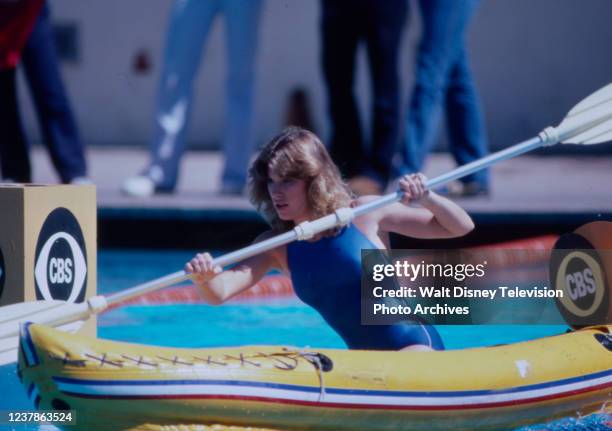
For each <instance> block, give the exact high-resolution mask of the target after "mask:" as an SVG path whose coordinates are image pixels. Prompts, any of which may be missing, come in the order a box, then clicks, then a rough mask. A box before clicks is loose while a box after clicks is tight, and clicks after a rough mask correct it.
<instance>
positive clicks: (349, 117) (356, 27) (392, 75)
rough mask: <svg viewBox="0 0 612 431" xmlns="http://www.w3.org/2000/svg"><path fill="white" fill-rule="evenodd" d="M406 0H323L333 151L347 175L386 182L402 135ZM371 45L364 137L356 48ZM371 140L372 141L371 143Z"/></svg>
mask: <svg viewBox="0 0 612 431" xmlns="http://www.w3.org/2000/svg"><path fill="white" fill-rule="evenodd" d="M406 11H407V5H406V1H405V0H353V1H344V0H322V1H321V42H322V50H321V54H322V55H321V65H322V70H323V76H324V78H325V84H326V89H327V101H328V107H329V115H330V122H331V129H332V133H331V139H330V141H331V144H330V147H329V149H330V154H331V156H332V158H333V160H334V162H335V163H336V164H337V165H338V167H339V168H340V170H341V172H342V174H343V175H344V176H345V177H349V178H350V177H353V176H357V175H366V176H368V177H370V178H371V179H373V180H375V181H377V182H379V183H380V185H381V186H383V187H384V186H385V185H386V183H387V181H388V180H389V177H390V176H391V174H392V159H393V153H394V152H395V150H396V148H397V144H398V140H399V131H400V115H399V111H400V97H399V76H398V71H397V61H398V54H399V45H400V42H401V37H402V30H403V27H404V21H405V19H406ZM361 43H363V44H365V46H366V48H367V55H368V63H369V67H370V75H371V79H372V92H373V94H372V96H373V97H372V106H371V108H370V112H371V119H372V127H371V136H369V137H364V136H363V131H362V127H361V121H360V118H359V112H358V109H357V101H356V99H355V95H354V93H353V87H354V78H355V61H356V56H357V49H358V47H359V45H360V44H361ZM368 143H369V145H367V144H368Z"/></svg>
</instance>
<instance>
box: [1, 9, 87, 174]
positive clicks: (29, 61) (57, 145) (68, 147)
mask: <svg viewBox="0 0 612 431" xmlns="http://www.w3.org/2000/svg"><path fill="white" fill-rule="evenodd" d="M22 62H23V68H24V72H25V77H26V81H27V84H28V87H29V88H30V93H31V95H32V98H33V100H34V107H35V109H36V114H37V117H38V122H39V123H40V128H41V131H42V134H43V138H44V142H45V144H46V145H47V147H48V149H49V154H50V155H51V161H52V162H53V166H54V167H55V169H56V171H57V173H58V174H59V177H60V180H61V181H62V182H63V183H69V182H70V181H71V180H72V179H74V178H76V177H82V176H85V175H86V174H87V165H86V162H85V155H84V150H83V146H82V143H81V140H80V138H79V134H78V130H77V126H76V122H75V120H74V116H73V114H72V110H71V108H70V102H69V101H68V97H67V95H66V90H65V88H64V84H63V81H62V77H61V74H60V68H59V63H58V59H57V52H56V50H55V45H54V42H53V34H52V28H51V24H50V20H49V9H48V7H47V5H46V4H45V6H43V9H41V12H40V14H39V16H38V18H37V20H36V23H35V25H34V27H33V29H32V32H31V33H30V35H29V37H28V40H27V42H26V45H25V47H24V49H23V52H22ZM2 84H3V89H2V91H0V94H1V95H2V97H3V98H6V100H3V102H6V104H5V103H3V106H5V108H3V109H1V111H2V113H1V114H0V130H2V133H1V134H2V136H1V137H0V164H1V167H2V176H3V177H4V178H10V179H12V180H13V181H17V182H31V181H32V175H31V166H30V156H29V148H28V141H27V139H26V137H25V135H24V132H23V130H22V126H21V120H20V117H19V112H18V102H17V94H16V88H15V70H12V71H4V72H3V73H2ZM5 130H6V131H5Z"/></svg>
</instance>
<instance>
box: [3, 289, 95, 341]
mask: <svg viewBox="0 0 612 431" xmlns="http://www.w3.org/2000/svg"><path fill="white" fill-rule="evenodd" d="M87 316H89V313H88V305H87V303H85V302H81V303H78V304H75V303H73V302H70V303H69V302H65V301H57V300H56V301H31V302H20V303H17V304H12V305H6V306H4V307H0V340H2V341H4V339H5V338H6V337H11V336H17V334H19V324H20V323H22V322H35V323H43V324H50V325H52V326H58V325H64V324H69V323H72V322H76V321H79V320H83V319H85V318H87ZM0 346H2V344H0Z"/></svg>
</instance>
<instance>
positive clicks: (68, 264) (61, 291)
mask: <svg viewBox="0 0 612 431" xmlns="http://www.w3.org/2000/svg"><path fill="white" fill-rule="evenodd" d="M34 281H35V285H36V299H46V300H54V299H58V300H63V301H67V302H82V301H83V300H84V299H85V290H86V289H85V286H86V285H87V254H86V250H85V240H84V239H83V232H82V231H81V227H80V226H79V222H78V221H77V219H76V218H75V217H74V215H73V214H72V213H71V212H70V211H69V210H67V209H66V208H56V209H55V210H53V211H52V212H51V213H50V214H49V216H47V219H46V220H45V222H44V223H43V226H42V228H41V229H40V233H39V235H38V241H37V243H36V258H35V263H34Z"/></svg>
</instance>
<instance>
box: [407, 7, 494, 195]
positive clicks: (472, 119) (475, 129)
mask: <svg viewBox="0 0 612 431" xmlns="http://www.w3.org/2000/svg"><path fill="white" fill-rule="evenodd" d="M477 5H478V0H419V7H420V10H421V16H422V26H423V31H422V36H421V42H420V45H419V48H418V53H417V60H416V78H415V83H414V88H413V90H412V98H411V101H410V105H409V106H408V111H407V113H406V119H405V129H404V134H405V135H404V139H403V145H402V152H401V155H402V164H401V166H400V169H399V174H400V175H405V174H408V173H415V172H420V171H422V168H423V164H424V162H425V158H426V157H427V154H428V153H429V152H430V151H431V149H432V147H433V145H434V144H435V140H436V137H437V133H436V132H437V129H438V124H439V117H440V111H441V107H442V106H444V108H445V113H446V121H447V127H448V133H449V138H450V149H451V153H452V155H453V157H454V159H455V161H456V162H457V164H459V165H463V164H466V163H469V162H471V161H473V160H476V159H479V158H481V157H484V156H485V155H486V154H487V152H488V151H487V142H486V132H485V127H484V121H483V115H482V110H481V107H480V101H479V98H478V94H477V91H476V86H475V84H474V81H473V79H472V73H471V71H470V68H469V64H468V54H467V49H466V46H465V45H466V44H465V33H466V30H467V28H468V25H469V22H470V19H471V18H472V16H473V13H474V11H475V9H476V7H477ZM447 192H448V194H450V195H453V196H478V195H486V194H488V192H489V176H488V171H487V170H481V171H478V172H476V173H474V174H472V175H469V176H466V177H465V178H463V179H461V181H460V182H456V183H452V184H451V185H449V186H448V189H447Z"/></svg>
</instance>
